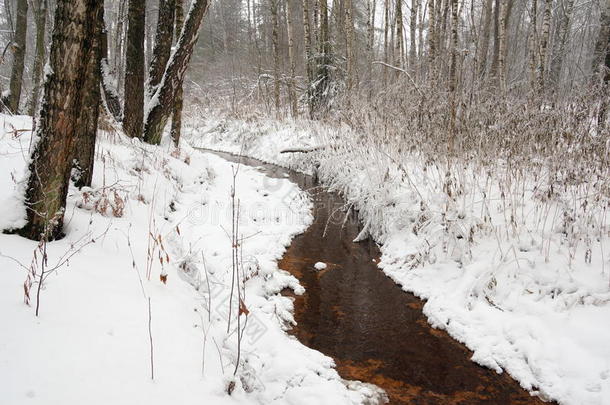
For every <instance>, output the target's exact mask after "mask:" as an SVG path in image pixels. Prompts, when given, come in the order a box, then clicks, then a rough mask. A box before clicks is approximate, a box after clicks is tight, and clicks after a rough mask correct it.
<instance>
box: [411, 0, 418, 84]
mask: <svg viewBox="0 0 610 405" xmlns="http://www.w3.org/2000/svg"><path fill="white" fill-rule="evenodd" d="M418 10H419V0H411V22H410V24H409V36H410V37H411V38H410V39H411V46H410V49H409V65H410V66H409V67H410V70H411V73H412V74H415V73H416V72H417V68H416V60H417V47H416V42H415V37H416V35H417V12H418Z"/></svg>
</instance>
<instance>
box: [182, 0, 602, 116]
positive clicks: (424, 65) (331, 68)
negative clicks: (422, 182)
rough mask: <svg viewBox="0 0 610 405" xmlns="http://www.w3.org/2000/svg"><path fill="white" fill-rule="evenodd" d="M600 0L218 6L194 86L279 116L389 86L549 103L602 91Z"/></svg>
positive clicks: (339, 106)
mask: <svg viewBox="0 0 610 405" xmlns="http://www.w3.org/2000/svg"><path fill="white" fill-rule="evenodd" d="M608 3H609V2H608V0H593V1H588V0H472V1H466V0H425V1H424V0H402V1H399V0H226V1H218V2H214V3H213V5H212V7H211V12H210V19H209V20H210V23H209V24H208V25H207V26H206V27H205V28H204V31H205V33H204V35H203V38H202V41H201V43H200V45H199V49H198V52H196V63H198V66H200V68H198V69H196V70H194V72H193V79H194V80H195V81H197V82H198V83H200V85H201V86H204V87H205V88H206V90H207V91H208V93H207V94H206V93H202V95H203V97H207V96H209V97H210V98H211V99H215V100H218V98H217V96H218V95H221V94H222V95H224V96H226V100H227V103H229V108H230V109H231V110H232V111H233V112H238V111H239V110H240V109H242V110H243V109H244V107H247V106H253V107H254V106H260V105H264V106H265V108H266V110H267V112H268V113H273V114H277V111H276V112H274V111H273V110H279V113H280V114H281V115H284V116H288V115H303V116H308V115H311V116H313V117H321V116H326V115H327V114H328V113H330V114H331V115H332V113H333V108H334V109H335V111H336V110H345V108H347V106H349V105H352V104H353V103H354V102H357V103H360V102H362V100H363V99H369V100H370V99H372V98H373V99H374V98H375V96H379V95H383V94H387V93H388V92H389V91H390V92H391V91H392V90H393V89H396V88H397V87H401V88H403V87H404V88H405V90H406V91H408V92H415V93H418V94H419V93H420V92H422V93H423V92H428V94H430V95H431V94H432V93H430V91H432V92H434V93H436V92H438V93H439V94H450V93H451V94H452V95H450V97H449V99H453V100H454V101H455V103H454V107H455V108H456V109H459V105H460V103H462V102H466V100H467V99H471V100H472V96H473V94H475V93H479V92H483V93H486V94H490V93H493V94H494V95H500V94H502V95H506V96H507V97H534V98H538V97H540V96H542V95H544V97H545V100H546V101H545V102H548V103H554V102H556V101H557V100H565V99H567V98H569V97H570V95H571V94H573V92H574V91H575V90H582V89H583V88H585V87H587V88H592V87H597V88H598V89H599V88H600V86H603V85H607V83H608V70H609V69H610V66H609V63H610V62H609V61H608V41H609V25H610V22H609V21H610V20H609V18H610V17H609V11H608V10H609V9H610V6H609V4H608ZM195 78H200V80H197V79H195ZM278 93H279V94H278ZM295 98H296V99H297V100H298V108H297V109H295V107H294V100H295ZM259 101H262V102H263V103H260V102H259ZM405 101H406V100H405ZM295 110H296V111H295ZM456 119H457V120H459V119H460V117H459V113H458V114H457V115H456Z"/></svg>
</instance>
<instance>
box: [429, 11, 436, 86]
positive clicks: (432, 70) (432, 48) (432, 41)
mask: <svg viewBox="0 0 610 405" xmlns="http://www.w3.org/2000/svg"><path fill="white" fill-rule="evenodd" d="M434 3H435V0H428V14H430V15H429V16H428V19H429V25H430V27H429V28H428V49H429V51H428V53H429V55H428V65H429V75H430V78H429V81H430V85H431V86H434V82H435V81H436V28H435V26H436V18H435V17H436V10H435V4H434Z"/></svg>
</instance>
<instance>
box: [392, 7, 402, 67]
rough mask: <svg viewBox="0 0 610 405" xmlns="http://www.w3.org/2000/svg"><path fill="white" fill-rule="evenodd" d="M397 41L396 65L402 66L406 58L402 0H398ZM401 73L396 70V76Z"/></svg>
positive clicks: (396, 16) (396, 17)
mask: <svg viewBox="0 0 610 405" xmlns="http://www.w3.org/2000/svg"><path fill="white" fill-rule="evenodd" d="M395 19H396V42H395V43H394V45H395V51H394V65H395V66H396V67H399V68H402V62H403V60H404V58H403V54H402V31H403V29H402V0H396V15H395ZM399 75H400V72H399V71H396V77H397V78H398V76H399Z"/></svg>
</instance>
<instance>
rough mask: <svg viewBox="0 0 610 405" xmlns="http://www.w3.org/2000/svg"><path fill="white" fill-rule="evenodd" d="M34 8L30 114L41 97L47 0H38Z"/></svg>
mask: <svg viewBox="0 0 610 405" xmlns="http://www.w3.org/2000/svg"><path fill="white" fill-rule="evenodd" d="M35 4H36V10H34V18H35V19H36V53H35V55H34V69H33V70H32V99H31V100H30V109H29V114H30V115H31V116H34V115H35V114H36V111H37V109H38V101H39V100H38V99H39V98H40V82H41V81H42V73H43V68H44V63H45V53H46V52H45V51H46V49H45V33H46V29H47V0H38V1H37V2H36V3H35Z"/></svg>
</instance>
